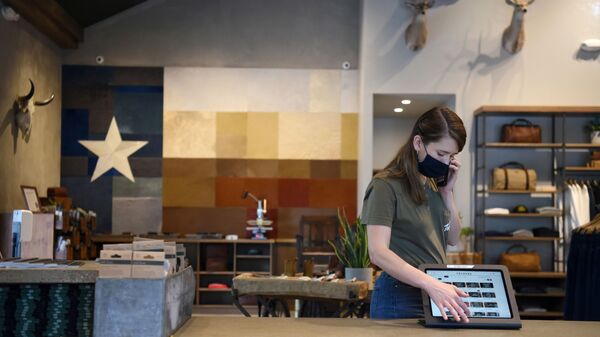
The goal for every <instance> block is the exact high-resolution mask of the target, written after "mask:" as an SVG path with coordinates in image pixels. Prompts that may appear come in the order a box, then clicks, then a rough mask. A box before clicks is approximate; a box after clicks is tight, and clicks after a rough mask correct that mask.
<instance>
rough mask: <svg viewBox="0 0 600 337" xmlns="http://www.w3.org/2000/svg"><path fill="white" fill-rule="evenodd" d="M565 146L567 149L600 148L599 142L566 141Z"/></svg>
mask: <svg viewBox="0 0 600 337" xmlns="http://www.w3.org/2000/svg"><path fill="white" fill-rule="evenodd" d="M565 148H567V149H595V148H600V144H591V143H566V144H565Z"/></svg>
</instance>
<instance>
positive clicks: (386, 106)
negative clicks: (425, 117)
mask: <svg viewBox="0 0 600 337" xmlns="http://www.w3.org/2000/svg"><path fill="white" fill-rule="evenodd" d="M454 97H455V96H454V95H448V94H443V95H442V94H375V95H374V97H373V116H374V117H375V118H389V117H415V116H419V115H421V114H422V113H424V112H425V111H427V110H429V109H431V108H434V107H436V106H440V105H442V106H448V107H450V108H452V109H454V105H455V102H454V99H455V98H454ZM404 99H409V100H411V101H412V102H411V103H410V104H408V105H403V104H402V103H401V101H402V100H404ZM397 107H401V108H403V109H404V111H403V112H401V113H396V112H394V108H397Z"/></svg>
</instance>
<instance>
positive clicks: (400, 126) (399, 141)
mask: <svg viewBox="0 0 600 337" xmlns="http://www.w3.org/2000/svg"><path fill="white" fill-rule="evenodd" d="M416 120H417V116H414V117H388V118H374V119H373V168H374V169H382V168H384V167H385V166H386V165H387V164H388V163H389V162H390V161H391V160H392V159H393V158H394V156H395V155H396V153H397V152H398V150H399V149H400V147H401V146H402V145H403V144H404V143H406V141H407V140H408V136H409V135H410V132H411V131H412V127H413V125H414V124H415V121H416ZM361 197H362V195H361Z"/></svg>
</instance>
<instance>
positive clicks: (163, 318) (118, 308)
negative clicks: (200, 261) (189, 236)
mask: <svg viewBox="0 0 600 337" xmlns="http://www.w3.org/2000/svg"><path fill="white" fill-rule="evenodd" d="M195 284H196V282H195V280H194V273H193V271H192V268H191V267H188V268H186V269H185V270H183V271H181V272H178V273H175V274H173V275H169V276H167V277H166V278H159V279H133V278H127V279H113V278H99V279H98V280H97V281H96V301H95V306H94V337H121V336H122V337H129V336H144V337H166V336H171V334H173V333H174V332H175V331H176V330H177V328H179V327H180V326H181V325H183V324H184V323H185V321H187V320H188V319H189V318H190V317H191V315H192V304H193V302H194V286H195Z"/></svg>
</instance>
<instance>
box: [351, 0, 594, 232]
mask: <svg viewBox="0 0 600 337" xmlns="http://www.w3.org/2000/svg"><path fill="white" fill-rule="evenodd" d="M511 13H512V9H511V7H509V6H508V5H507V4H506V3H505V2H504V1H499V0H498V1H495V0H494V1H492V0H460V1H456V0H439V1H437V2H436V6H435V7H434V8H433V9H432V10H430V11H429V12H428V28H429V39H428V42H427V46H425V48H424V49H423V50H421V51H419V52H416V53H415V52H412V51H410V50H408V49H407V48H406V46H405V44H404V29H405V28H406V26H407V25H408V23H409V20H410V16H409V15H410V13H409V12H408V10H407V8H406V7H405V6H404V5H403V1H398V0H377V1H372V0H369V1H363V2H362V24H361V55H360V59H361V64H360V77H361V88H360V92H361V93H360V95H361V97H360V98H361V114H360V135H359V136H360V139H359V143H360V159H359V163H360V164H359V189H358V194H359V199H358V201H359V204H360V202H361V201H362V194H363V193H364V190H365V188H366V186H367V184H368V183H369V181H370V179H371V172H372V168H373V167H372V166H373V152H372V150H371V149H372V148H373V139H374V137H373V111H372V110H373V95H374V94H380V93H405V92H411V93H444V94H456V111H457V113H458V114H459V115H460V116H461V117H462V118H463V120H464V122H465V125H466V127H467V131H468V132H469V134H470V133H471V132H472V130H471V125H472V120H473V118H472V116H473V111H474V110H475V109H477V108H478V107H479V106H481V105H484V104H498V105H600V95H599V94H598V93H599V91H598V90H599V88H600V60H599V59H596V60H593V59H591V60H579V59H577V58H576V55H577V51H578V47H579V44H580V42H581V41H582V40H584V39H587V38H591V37H596V38H598V37H600V0H588V1H583V0H577V1H564V0H545V1H536V2H535V3H534V4H533V5H532V6H531V7H530V9H529V12H528V13H527V17H526V22H525V26H526V39H527V41H526V43H525V47H524V49H523V50H522V51H521V52H520V53H519V54H517V55H514V56H512V55H509V54H508V53H506V52H505V51H503V50H502V49H501V35H502V31H503V30H504V28H505V26H507V25H508V24H509V22H510V17H511ZM468 141H469V151H465V152H464V153H462V154H461V155H460V157H459V158H460V159H461V160H462V162H463V169H462V170H461V173H460V177H459V184H458V186H457V188H456V195H457V196H458V197H457V203H458V208H459V210H460V211H461V212H462V213H463V214H470V213H471V204H472V201H471V199H472V196H471V193H470V186H469V185H470V182H471V174H472V169H470V167H471V154H472V148H473V144H472V141H473V139H472V138H471V137H470V138H469V139H468ZM359 207H360V206H359ZM466 219H468V217H465V220H466ZM466 222H468V221H466Z"/></svg>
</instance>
